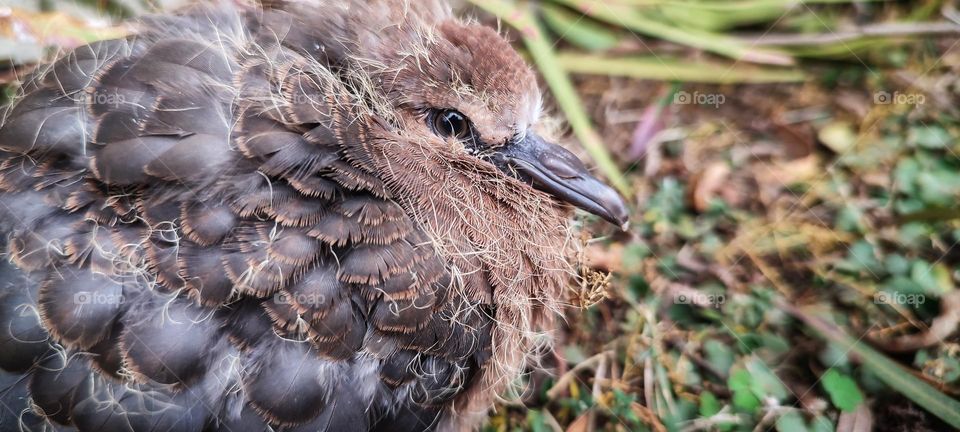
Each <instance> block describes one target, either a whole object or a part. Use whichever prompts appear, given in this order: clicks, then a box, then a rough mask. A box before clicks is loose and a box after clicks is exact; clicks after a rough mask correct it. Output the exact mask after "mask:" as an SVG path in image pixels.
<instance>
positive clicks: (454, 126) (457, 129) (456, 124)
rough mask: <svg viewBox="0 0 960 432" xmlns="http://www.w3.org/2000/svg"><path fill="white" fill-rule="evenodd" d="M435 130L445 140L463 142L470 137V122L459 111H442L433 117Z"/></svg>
mask: <svg viewBox="0 0 960 432" xmlns="http://www.w3.org/2000/svg"><path fill="white" fill-rule="evenodd" d="M433 130H434V132H436V133H437V134H438V135H440V136H442V137H444V138H447V137H453V138H456V139H458V140H463V139H466V138H468V137H469V136H470V121H469V120H467V117H466V116H464V115H463V114H460V113H459V112H457V111H454V110H442V111H438V112H437V113H436V114H435V115H434V116H433Z"/></svg>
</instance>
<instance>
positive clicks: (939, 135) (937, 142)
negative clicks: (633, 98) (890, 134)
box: [907, 125, 953, 149]
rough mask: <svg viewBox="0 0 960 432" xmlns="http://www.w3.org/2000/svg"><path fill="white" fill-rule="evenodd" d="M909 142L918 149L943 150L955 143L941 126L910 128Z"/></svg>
mask: <svg viewBox="0 0 960 432" xmlns="http://www.w3.org/2000/svg"><path fill="white" fill-rule="evenodd" d="M907 142H909V143H910V144H913V145H916V146H918V147H923V148H928V149H942V148H946V147H947V145H948V144H950V143H951V142H953V138H951V137H950V134H949V133H948V132H947V131H946V129H944V128H942V127H940V126H926V125H920V126H915V127H913V128H910V131H909V132H908V133H907Z"/></svg>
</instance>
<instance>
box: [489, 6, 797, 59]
mask: <svg viewBox="0 0 960 432" xmlns="http://www.w3.org/2000/svg"><path fill="white" fill-rule="evenodd" d="M477 1H478V2H479V0H477ZM555 1H556V2H557V3H561V4H564V5H566V6H568V7H571V8H574V9H577V10H579V11H580V12H582V13H584V14H587V15H589V16H591V17H593V18H596V19H598V20H601V21H604V22H607V23H610V24H612V25H615V26H618V27H625V28H628V29H630V30H633V31H635V32H638V33H642V34H645V35H647V36H652V37H656V38H659V39H663V40H668V41H671V42H675V43H679V44H682V45H687V46H691V47H694V48H699V49H703V50H706V51H710V52H713V53H716V54H720V55H723V56H726V57H730V58H733V59H734V60H743V61H749V62H753V63H765V64H776V65H792V64H793V63H794V61H793V58H792V57H791V56H790V55H789V54H787V53H784V52H780V51H776V50H772V49H754V48H751V47H749V46H747V45H745V44H744V43H742V42H740V41H739V40H737V39H735V38H732V37H729V36H725V35H722V34H718V33H712V32H708V31H702V30H694V29H682V28H678V27H674V26H671V25H669V24H664V23H662V22H660V21H657V20H654V19H650V18H648V17H646V16H644V15H643V14H642V13H641V10H640V9H637V8H632V7H629V6H622V5H607V4H605V3H593V2H582V1H577V0H555Z"/></svg>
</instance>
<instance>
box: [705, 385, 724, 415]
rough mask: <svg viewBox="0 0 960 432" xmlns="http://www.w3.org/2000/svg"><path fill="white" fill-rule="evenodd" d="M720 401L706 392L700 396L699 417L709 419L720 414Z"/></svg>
mask: <svg viewBox="0 0 960 432" xmlns="http://www.w3.org/2000/svg"><path fill="white" fill-rule="evenodd" d="M720 408H721V407H720V401H719V400H717V397H716V396H714V395H713V393H710V392H708V391H705V392H703V394H701V395H700V415H701V416H703V417H710V416H713V415H715V414H716V413H718V412H720Z"/></svg>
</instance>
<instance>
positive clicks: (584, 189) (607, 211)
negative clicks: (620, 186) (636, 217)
mask: <svg viewBox="0 0 960 432" xmlns="http://www.w3.org/2000/svg"><path fill="white" fill-rule="evenodd" d="M498 153H499V154H498V156H500V157H499V158H498V159H501V158H502V159H501V161H502V163H503V164H504V165H506V168H507V169H511V170H512V171H514V172H515V173H516V174H517V175H518V176H519V178H520V179H521V180H523V181H526V182H529V183H531V184H532V185H533V187H535V188H537V189H539V190H542V191H544V192H547V193H549V194H551V195H553V196H554V197H556V198H557V199H559V200H561V201H564V202H567V203H569V204H571V205H574V206H576V207H579V208H581V209H583V210H586V211H588V212H590V213H593V214H595V215H597V216H600V217H602V218H604V219H606V220H607V221H609V222H610V223H612V224H614V225H616V226H618V227H620V228H621V229H624V230H626V227H627V222H628V215H627V206H626V203H624V202H623V199H622V198H620V195H619V194H617V192H616V191H614V190H613V189H612V188H610V187H609V186H607V185H606V184H604V183H603V182H601V181H600V180H599V179H597V178H596V177H594V176H592V175H590V172H589V171H587V167H586V166H584V165H583V162H581V161H580V159H578V158H577V157H576V156H574V155H573V153H570V151H568V150H567V149H565V148H563V147H560V146H558V145H556V144H551V143H548V142H546V141H544V140H543V138H540V137H539V136H537V135H535V134H533V133H528V134H527V136H526V137H525V138H524V139H523V140H520V141H519V142H515V143H511V144H507V145H506V146H504V147H502V148H500V149H499V151H498Z"/></svg>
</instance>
